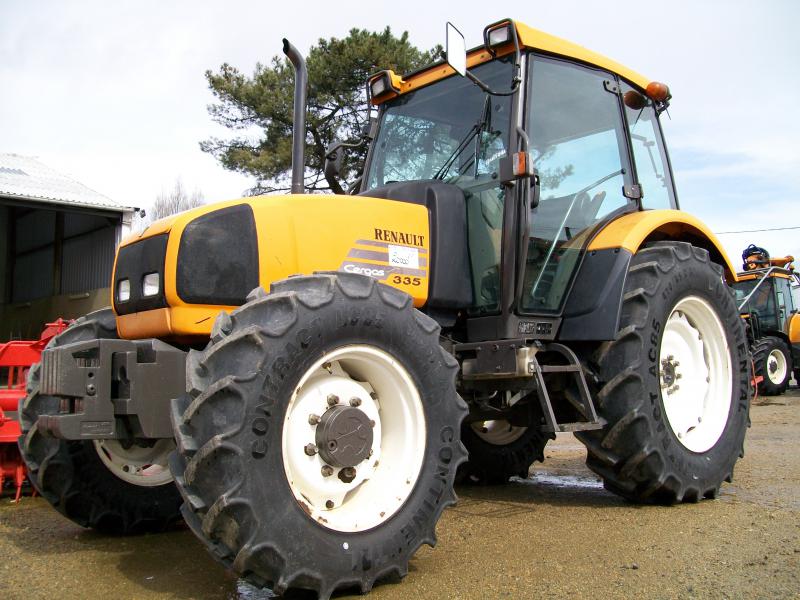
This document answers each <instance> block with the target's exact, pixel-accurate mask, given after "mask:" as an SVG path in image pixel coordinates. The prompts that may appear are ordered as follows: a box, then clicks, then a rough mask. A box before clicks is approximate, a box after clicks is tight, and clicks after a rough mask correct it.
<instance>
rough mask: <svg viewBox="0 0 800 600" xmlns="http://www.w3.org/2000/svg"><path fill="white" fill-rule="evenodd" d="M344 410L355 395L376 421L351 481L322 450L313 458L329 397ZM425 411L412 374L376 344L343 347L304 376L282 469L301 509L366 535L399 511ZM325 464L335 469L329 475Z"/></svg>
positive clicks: (289, 417) (412, 480)
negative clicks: (367, 453) (319, 421)
mask: <svg viewBox="0 0 800 600" xmlns="http://www.w3.org/2000/svg"><path fill="white" fill-rule="evenodd" d="M331 395H333V396H336V397H338V398H339V400H340V403H341V404H342V405H347V404H348V403H349V399H351V398H354V397H355V398H358V399H359V401H360V404H358V405H357V409H358V410H361V411H363V413H364V414H365V415H366V417H367V418H368V419H369V420H370V421H373V422H374V427H373V428H372V436H373V439H372V445H371V452H372V454H371V455H370V456H368V457H367V458H364V459H363V460H361V462H359V463H358V464H356V465H354V466H353V468H354V469H355V472H356V475H355V478H354V479H352V481H350V482H349V483H347V482H345V481H343V480H341V479H340V475H341V472H342V471H343V470H344V469H343V468H338V467H331V465H329V464H328V463H327V462H326V461H325V460H323V458H322V456H321V455H320V454H319V453H314V454H312V455H309V454H308V453H307V452H306V446H307V445H309V444H315V441H316V434H317V427H318V426H320V425H317V424H314V423H312V420H313V419H310V416H311V415H316V416H322V415H323V414H324V413H325V412H326V411H327V410H328V409H329V405H328V397H329V396H331ZM425 434H426V427H425V413H424V411H423V408H422V400H421V398H420V395H419V392H418V390H417V387H416V385H414V382H413V380H412V379H411V376H410V375H409V374H408V372H407V371H406V370H405V368H403V366H402V365H401V364H400V363H399V362H398V361H397V360H396V359H394V358H393V357H392V356H390V355H389V354H387V353H386V352H384V351H383V350H379V349H377V348H374V347H372V346H364V345H357V346H345V347H343V348H339V349H338V350H335V351H333V352H330V353H328V354H326V355H325V356H324V357H322V358H321V359H320V360H318V361H317V362H315V363H314V365H312V367H311V368H310V369H308V371H306V373H305V374H304V375H303V377H302V378H301V379H300V382H299V383H298V385H297V387H296V388H295V391H294V393H293V394H292V397H291V399H290V400H289V404H288V406H287V409H286V418H285V420H284V425H283V437H282V450H283V468H284V471H285V473H286V478H287V481H288V482H289V487H290V488H291V490H292V493H293V494H294V497H295V499H296V500H297V502H298V503H299V504H300V506H301V507H303V510H304V511H305V512H306V513H307V514H308V515H309V516H310V517H311V518H312V519H314V520H315V521H317V522H318V523H320V524H321V525H323V526H324V527H327V528H329V529H334V530H336V531H344V532H357V531H365V530H367V529H371V528H372V527H375V526H377V525H379V524H380V523H382V522H384V521H386V520H387V519H389V518H390V517H391V516H392V515H393V514H394V513H396V512H397V511H398V510H399V509H400V507H401V506H402V505H403V504H404V503H405V501H406V500H407V499H408V497H409V495H410V494H411V491H412V490H413V489H414V485H415V484H416V482H417V479H418V477H419V473H420V470H421V468H422V462H423V458H424V456H425ZM323 467H326V468H328V469H332V472H330V471H329V474H328V475H325V474H324V472H323Z"/></svg>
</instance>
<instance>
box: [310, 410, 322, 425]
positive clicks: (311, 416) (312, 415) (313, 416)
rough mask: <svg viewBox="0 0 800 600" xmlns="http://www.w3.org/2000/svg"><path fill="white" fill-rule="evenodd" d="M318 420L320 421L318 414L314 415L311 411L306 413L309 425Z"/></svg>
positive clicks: (314, 423)
mask: <svg viewBox="0 0 800 600" xmlns="http://www.w3.org/2000/svg"><path fill="white" fill-rule="evenodd" d="M319 422H320V418H319V415H315V414H314V413H311V414H310V415H308V424H309V425H316V424H317V423H319Z"/></svg>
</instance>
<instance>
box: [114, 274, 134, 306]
mask: <svg viewBox="0 0 800 600" xmlns="http://www.w3.org/2000/svg"><path fill="white" fill-rule="evenodd" d="M130 299H131V282H130V280H129V279H122V280H120V282H119V283H118V284H117V301H118V302H127V301H128V300H130Z"/></svg>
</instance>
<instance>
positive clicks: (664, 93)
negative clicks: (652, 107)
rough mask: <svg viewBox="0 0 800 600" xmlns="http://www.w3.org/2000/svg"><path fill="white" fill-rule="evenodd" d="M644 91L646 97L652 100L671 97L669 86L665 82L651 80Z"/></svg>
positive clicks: (660, 100)
mask: <svg viewBox="0 0 800 600" xmlns="http://www.w3.org/2000/svg"><path fill="white" fill-rule="evenodd" d="M646 93H647V96H648V98H650V99H651V100H654V101H655V102H666V101H667V100H669V99H670V98H672V94H670V93H669V87H668V86H667V84H666V83H661V82H658V81H651V82H650V83H648V84H647V90H646Z"/></svg>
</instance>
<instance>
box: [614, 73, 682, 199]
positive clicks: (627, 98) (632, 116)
mask: <svg viewBox="0 0 800 600" xmlns="http://www.w3.org/2000/svg"><path fill="white" fill-rule="evenodd" d="M622 98H623V101H624V103H625V113H626V116H627V118H628V130H629V131H630V136H631V147H632V148H633V160H634V162H635V163H636V175H637V179H638V182H639V184H640V185H641V186H642V192H643V195H642V207H643V208H677V205H676V203H675V190H674V189H673V187H672V178H671V177H670V172H669V162H668V161H667V151H666V148H665V147H664V139H663V137H662V136H661V128H660V127H659V124H658V115H657V114H656V110H655V108H654V106H653V101H652V100H650V99H649V98H647V97H645V96H644V95H643V94H641V93H639V92H638V91H637V90H635V89H633V88H632V87H631V86H629V85H628V84H627V83H625V82H622Z"/></svg>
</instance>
